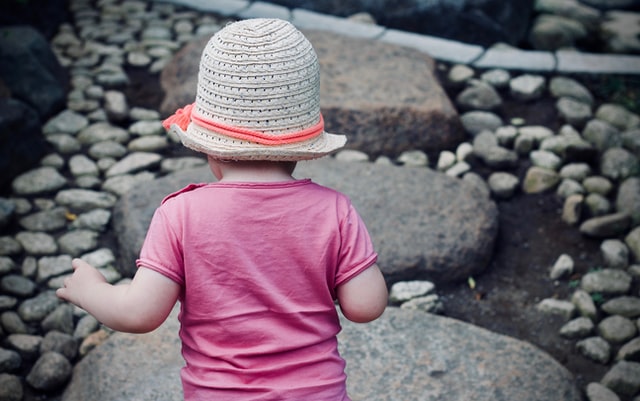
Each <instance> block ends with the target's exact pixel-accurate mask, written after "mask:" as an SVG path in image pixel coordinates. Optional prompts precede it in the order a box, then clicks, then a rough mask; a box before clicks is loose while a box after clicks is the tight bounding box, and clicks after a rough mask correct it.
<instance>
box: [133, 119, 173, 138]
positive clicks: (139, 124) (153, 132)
mask: <svg viewBox="0 0 640 401" xmlns="http://www.w3.org/2000/svg"><path fill="white" fill-rule="evenodd" d="M129 133H131V135H137V136H157V135H164V134H165V133H166V131H165V129H164V127H163V126H162V121H159V120H156V121H152V120H142V121H136V122H135V123H133V124H131V125H130V126H129Z"/></svg>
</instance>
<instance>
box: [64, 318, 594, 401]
mask: <svg viewBox="0 0 640 401" xmlns="http://www.w3.org/2000/svg"><path fill="white" fill-rule="evenodd" d="M342 324H343V330H342V332H341V333H340V334H339V343H340V350H341V353H342V355H343V356H344V358H345V359H346V361H347V377H348V380H347V388H348V392H349V395H350V396H351V398H352V400H353V401H364V400H366V401H397V400H402V401H435V400H438V401H460V400H474V401H495V400H518V401H555V400H563V401H579V400H581V399H582V398H581V396H580V392H579V390H578V389H577V387H576V384H575V382H574V380H573V377H572V376H571V374H570V373H569V372H568V371H567V370H566V369H565V368H564V367H562V366H561V365H560V364H558V363H557V362H556V361H555V360H554V359H553V358H551V357H550V356H549V355H548V354H546V353H544V352H543V351H541V350H539V349H537V348H536V347H534V346H532V345H531V344H529V343H526V342H523V341H519V340H515V339H513V338H510V337H506V336H503V335H499V334H495V333H492V332H490V331H487V330H484V329H481V328H479V327H476V326H472V325H470V324H467V323H463V322H461V321H458V320H454V319H450V318H445V317H441V316H436V315H429V314H425V313H423V312H417V311H409V310H402V309H398V308H387V310H386V311H385V313H384V314H383V315H382V317H381V318H380V319H378V320H377V321H375V322H373V323H369V324H365V325H363V324H355V323H351V322H348V321H347V320H345V319H342ZM178 327H179V325H178V322H177V319H176V317H175V314H174V315H172V316H171V317H170V318H169V319H168V320H167V321H166V322H165V324H164V325H163V326H161V327H160V328H159V329H158V330H156V331H154V332H152V333H150V334H144V335H134V334H122V333H116V334H114V335H112V336H111V337H110V338H109V339H108V340H107V341H106V342H105V343H104V344H102V345H101V346H99V347H98V348H96V349H94V350H93V351H92V352H90V353H89V354H88V355H87V356H86V357H85V358H84V359H83V360H82V361H81V362H80V363H78V364H77V365H76V367H75V370H74V373H73V378H72V380H71V383H70V384H69V386H68V387H67V389H66V391H65V393H64V395H63V396H62V401H84V400H94V401H120V400H146V401H173V400H178V399H182V389H181V385H180V377H179V371H180V368H181V367H182V366H183V365H184V362H183V360H182V357H181V355H180V341H179V339H178V334H177V333H178Z"/></svg>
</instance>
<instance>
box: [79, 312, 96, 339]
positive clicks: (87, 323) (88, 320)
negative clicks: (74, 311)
mask: <svg viewBox="0 0 640 401" xmlns="http://www.w3.org/2000/svg"><path fill="white" fill-rule="evenodd" d="M99 328H100V322H98V321H97V320H96V318H95V317H93V316H91V315H85V316H83V317H82V318H80V320H78V323H77V324H76V328H75V330H74V332H73V338H75V339H76V340H84V339H85V338H87V337H88V336H89V334H91V333H93V332H96V331H98V329H99Z"/></svg>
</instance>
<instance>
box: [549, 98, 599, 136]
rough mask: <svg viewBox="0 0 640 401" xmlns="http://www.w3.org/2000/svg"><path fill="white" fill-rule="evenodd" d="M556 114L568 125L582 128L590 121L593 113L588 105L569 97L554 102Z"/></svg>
mask: <svg viewBox="0 0 640 401" xmlns="http://www.w3.org/2000/svg"><path fill="white" fill-rule="evenodd" d="M556 109H557V110H558V114H559V115H560V117H561V118H562V120H564V121H565V122H567V123H568V124H571V125H573V126H574V127H577V128H582V127H584V125H585V124H586V123H587V121H589V120H590V119H591V117H592V116H593V112H592V111H591V106H590V105H589V104H588V103H584V102H582V101H580V100H576V99H574V98H570V97H561V98H559V99H558V101H557V102H556Z"/></svg>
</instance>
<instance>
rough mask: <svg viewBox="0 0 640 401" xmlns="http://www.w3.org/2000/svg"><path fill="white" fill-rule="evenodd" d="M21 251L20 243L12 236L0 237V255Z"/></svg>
mask: <svg viewBox="0 0 640 401" xmlns="http://www.w3.org/2000/svg"><path fill="white" fill-rule="evenodd" d="M22 251H23V248H22V244H20V242H19V241H17V240H16V239H14V238H12V237H0V255H4V256H7V255H17V254H19V253H20V252H22Z"/></svg>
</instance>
